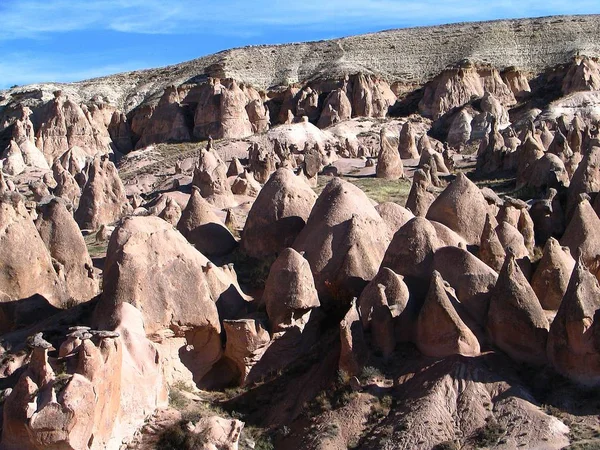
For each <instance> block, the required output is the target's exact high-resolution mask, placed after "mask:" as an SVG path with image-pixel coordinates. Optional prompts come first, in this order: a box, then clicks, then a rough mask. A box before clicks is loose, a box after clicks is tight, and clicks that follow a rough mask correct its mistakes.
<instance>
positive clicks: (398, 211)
mask: <svg viewBox="0 0 600 450" xmlns="http://www.w3.org/2000/svg"><path fill="white" fill-rule="evenodd" d="M375 209H376V210H377V212H378V213H379V215H380V216H381V218H382V219H383V220H384V221H385V223H386V225H387V226H388V230H389V232H390V239H391V238H392V237H394V234H396V231H398V230H399V229H400V228H401V227H402V225H404V224H405V223H406V222H408V221H409V220H410V219H412V218H413V217H415V215H414V214H413V213H412V212H410V211H409V210H408V209H406V208H404V207H403V206H400V205H398V204H397V203H394V202H383V203H380V204H379V205H377V206H375Z"/></svg>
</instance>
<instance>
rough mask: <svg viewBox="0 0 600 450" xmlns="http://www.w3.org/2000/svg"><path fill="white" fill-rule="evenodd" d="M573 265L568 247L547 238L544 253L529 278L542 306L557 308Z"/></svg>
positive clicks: (549, 308) (567, 283)
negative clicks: (531, 276)
mask: <svg viewBox="0 0 600 450" xmlns="http://www.w3.org/2000/svg"><path fill="white" fill-rule="evenodd" d="M574 267H575V260H574V259H573V257H572V256H571V252H570V251H569V248H568V247H561V246H560V244H559V243H558V241H557V240H556V239H554V238H553V237H551V238H549V239H548V241H547V242H546V246H545V247H544V255H543V256H542V259H541V260H540V262H539V264H538V266H537V269H536V271H535V273H534V274H533V278H532V279H531V287H532V288H533V291H534V292H535V294H536V295H537V297H538V299H539V300H540V304H541V305H542V308H544V309H547V310H557V309H558V308H559V306H560V303H561V301H562V299H563V296H564V295H565V292H566V291H567V286H568V285H569V280H570V279H571V274H572V273H573V268H574Z"/></svg>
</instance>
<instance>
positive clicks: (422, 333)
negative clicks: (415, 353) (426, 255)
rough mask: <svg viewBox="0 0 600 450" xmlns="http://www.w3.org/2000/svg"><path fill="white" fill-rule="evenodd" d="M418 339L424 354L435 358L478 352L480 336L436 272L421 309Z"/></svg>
mask: <svg viewBox="0 0 600 450" xmlns="http://www.w3.org/2000/svg"><path fill="white" fill-rule="evenodd" d="M415 342H416V345H417V348H418V349H419V351H420V352H421V353H423V354H424V355H427V356H432V357H434V358H444V357H447V356H451V355H463V356H476V355H478V354H479V350H480V349H479V342H478V341H477V338H476V337H475V335H474V334H473V332H472V331H471V330H470V329H469V327H468V326H467V325H465V323H464V322H463V321H462V319H461V318H460V316H459V315H458V313H457V312H456V310H455V309H454V306H453V305H452V301H451V300H450V297H449V296H448V293H447V291H446V287H445V286H444V280H443V279H442V276H441V275H440V274H439V272H436V271H434V272H433V276H432V278H431V285H430V287H429V292H428V294H427V296H426V297H425V302H424V303H423V306H422V307H421V311H420V312H419V317H418V319H417V326H416V338H415Z"/></svg>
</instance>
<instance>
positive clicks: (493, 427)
mask: <svg viewBox="0 0 600 450" xmlns="http://www.w3.org/2000/svg"><path fill="white" fill-rule="evenodd" d="M505 433H506V429H505V428H504V427H502V426H501V425H500V424H499V423H498V422H496V421H495V420H490V421H488V423H487V424H486V425H485V426H484V427H482V428H480V429H479V430H478V431H477V432H476V433H475V444H476V445H477V447H479V448H481V447H491V446H494V445H496V444H498V442H499V441H500V439H501V438H502V437H503V436H504V434H505Z"/></svg>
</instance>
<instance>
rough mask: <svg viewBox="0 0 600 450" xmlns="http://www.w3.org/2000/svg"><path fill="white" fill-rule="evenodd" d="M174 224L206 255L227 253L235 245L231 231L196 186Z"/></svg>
mask: <svg viewBox="0 0 600 450" xmlns="http://www.w3.org/2000/svg"><path fill="white" fill-rule="evenodd" d="M176 225H177V229H178V230H179V231H180V232H181V234H182V235H183V236H184V237H185V238H186V239H187V240H188V242H189V243H190V244H192V245H193V246H194V247H196V248H197V249H198V251H200V252H201V253H202V254H203V255H206V256H208V257H211V256H220V255H224V254H227V253H229V252H231V251H232V250H233V249H234V248H235V247H236V246H237V242H236V240H235V238H234V237H233V235H232V234H231V231H229V230H228V229H227V227H225V225H223V222H222V221H221V219H219V217H218V216H217V215H216V214H215V213H214V211H213V209H212V207H211V205H210V204H209V203H208V202H207V201H206V200H204V199H203V198H202V196H201V195H200V191H199V189H198V188H196V187H194V188H193V189H192V195H191V196H190V199H189V201H188V204H187V206H186V207H185V209H184V210H183V212H182V213H181V218H180V219H179V221H178V223H177V224H176Z"/></svg>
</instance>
